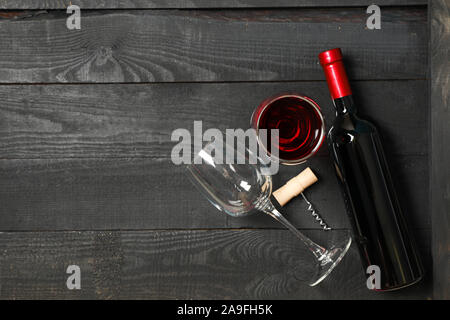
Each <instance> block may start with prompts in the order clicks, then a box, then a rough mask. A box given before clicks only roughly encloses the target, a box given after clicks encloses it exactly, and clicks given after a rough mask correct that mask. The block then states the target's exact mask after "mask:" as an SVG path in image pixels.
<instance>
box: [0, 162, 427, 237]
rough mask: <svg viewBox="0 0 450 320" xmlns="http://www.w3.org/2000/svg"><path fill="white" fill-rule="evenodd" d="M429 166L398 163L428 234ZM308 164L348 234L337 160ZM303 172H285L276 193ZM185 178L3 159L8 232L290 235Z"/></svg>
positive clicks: (292, 213) (320, 200)
mask: <svg viewBox="0 0 450 320" xmlns="http://www.w3.org/2000/svg"><path fill="white" fill-rule="evenodd" d="M427 163H428V160H427V157H423V156H419V157H413V156H407V157H396V158H395V159H394V161H393V162H392V161H391V167H392V173H393V178H394V181H395V182H396V184H397V186H398V187H399V190H402V192H399V197H400V201H401V203H402V205H403V209H404V211H405V215H406V216H407V217H408V218H409V220H410V222H411V224H412V225H413V226H415V227H420V228H429V226H430V213H429V211H428V205H429V202H428V199H427V196H428V195H427V193H426V192H425V191H424V190H427V187H428V166H427ZM308 165H309V166H310V167H311V168H312V169H313V170H314V171H315V172H316V173H317V175H318V176H319V179H320V180H319V182H318V183H316V184H315V185H314V186H312V187H311V188H310V190H308V192H307V195H308V196H309V198H310V199H311V201H313V203H314V204H315V206H316V207H317V209H318V210H319V212H320V213H321V214H322V216H323V217H324V218H325V219H326V221H327V222H328V223H329V224H330V225H331V226H332V227H334V228H346V227H348V221H347V217H346V214H345V208H344V204H343V200H342V197H341V194H340V191H339V188H338V186H337V181H336V179H335V177H334V172H333V170H332V165H331V160H330V159H328V157H316V158H314V159H312V160H311V161H310V162H309V163H308ZM303 168H304V166H300V167H298V166H297V167H282V168H281V169H280V173H279V175H277V176H275V177H274V187H275V188H278V187H280V186H281V185H282V184H283V183H285V182H286V181H287V180H288V179H289V178H291V177H292V176H294V175H295V174H298V173H299V172H300V171H301V170H302V169H303ZM184 171H185V169H184V168H183V167H177V166H175V165H173V164H172V163H170V162H159V161H155V160H153V159H71V160H70V159H66V160H64V159H61V160H6V161H5V160H1V161H0V202H1V203H2V206H0V230H3V231H11V230H118V229H120V230H124V229H125V230H127V229H133V230H135V229H139V230H140V229H170V228H175V229H190V228H240V227H248V228H282V226H281V225H279V224H278V223H277V222H276V221H274V220H272V219H271V218H269V217H268V216H265V215H264V214H258V213H255V214H254V215H252V216H250V217H245V218H232V217H228V216H227V215H226V214H224V213H221V212H219V211H218V210H217V209H215V208H214V207H213V206H212V205H211V204H210V203H209V202H208V201H206V199H205V198H203V196H202V195H201V194H200V193H199V192H198V191H197V190H196V189H195V188H194V187H193V186H192V184H191V183H190V181H189V180H188V179H187V176H186V175H185V172H184ZM283 212H284V213H285V214H286V216H287V217H288V218H289V219H290V220H291V221H292V222H293V223H294V224H295V225H297V226H298V227H302V228H319V225H318V224H316V223H315V222H314V219H313V218H312V217H311V216H310V215H309V214H308V213H307V212H306V211H305V204H304V202H303V201H301V200H300V199H295V200H293V201H292V202H291V203H290V204H288V205H287V206H286V207H285V209H284V210H283Z"/></svg>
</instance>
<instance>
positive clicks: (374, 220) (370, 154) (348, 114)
mask: <svg viewBox="0 0 450 320" xmlns="http://www.w3.org/2000/svg"><path fill="white" fill-rule="evenodd" d="M319 59H320V63H321V65H322V66H323V68H324V71H325V75H326V78H327V82H328V87H329V89H330V93H331V97H332V99H333V102H334V106H335V108H336V119H335V121H334V123H333V126H332V127H331V129H330V131H329V133H328V137H327V140H328V146H329V150H330V152H331V154H332V157H333V160H334V166H335V171H336V176H337V178H338V181H339V184H340V186H341V190H342V192H343V195H344V200H345V205H346V209H347V213H348V216H349V218H350V222H351V225H352V228H353V233H354V240H355V242H356V244H357V245H358V248H359V252H360V255H361V260H362V262H363V267H364V270H367V267H368V266H370V265H377V266H378V267H379V268H380V272H381V288H380V290H394V289H400V288H402V287H406V286H408V285H411V284H414V283H416V282H418V281H419V280H420V279H421V278H422V276H423V267H422V264H421V261H420V257H419V254H418V250H417V247H416V245H415V243H414V241H413V239H412V235H411V233H410V231H409V230H408V227H407V223H406V222H405V219H404V216H403V214H402V211H401V209H400V205H399V202H398V200H397V196H396V194H395V190H394V185H393V183H392V179H391V175H390V173H389V169H388V166H387V163H386V159H385V156H384V153H383V148H382V146H381V141H380V137H379V134H378V132H377V129H376V128H375V126H374V125H373V124H372V123H370V122H368V121H366V120H363V119H361V118H359V117H358V116H357V115H356V107H355V104H354V102H353V98H352V92H351V89H350V85H349V82H348V79H347V75H346V73H345V69H344V65H343V62H342V53H341V50H340V49H332V50H328V51H325V52H322V53H321V54H320V55H319Z"/></svg>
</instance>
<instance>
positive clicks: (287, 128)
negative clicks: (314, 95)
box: [251, 94, 325, 164]
mask: <svg viewBox="0 0 450 320" xmlns="http://www.w3.org/2000/svg"><path fill="white" fill-rule="evenodd" d="M251 124H252V127H253V128H254V129H255V130H256V131H257V134H258V130H260V129H268V135H267V143H264V145H263V146H264V148H265V149H266V150H267V151H268V152H269V153H271V146H272V143H271V141H270V137H271V135H270V131H269V130H270V129H278V130H279V141H278V158H279V160H280V162H281V163H283V164H299V163H302V162H304V161H305V160H306V159H308V158H310V157H311V156H312V155H314V154H315V153H316V152H317V151H318V150H319V148H320V146H321V145H322V142H323V141H324V137H325V125H324V121H323V116H322V114H321V112H320V108H319V106H318V105H317V103H315V102H314V101H313V100H312V99H310V98H308V97H305V96H300V95H296V94H283V95H278V96H275V97H272V98H269V99H267V100H265V101H263V102H262V103H261V104H260V105H259V106H258V108H256V110H255V111H254V113H253V115H252V120H251Z"/></svg>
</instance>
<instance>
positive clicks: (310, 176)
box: [272, 167, 318, 206]
mask: <svg viewBox="0 0 450 320" xmlns="http://www.w3.org/2000/svg"><path fill="white" fill-rule="evenodd" d="M317 180H318V179H317V177H316V175H315V174H314V172H312V170H311V169H310V168H309V167H308V168H306V169H305V170H303V171H302V172H300V174H299V175H297V176H295V177H294V178H292V179H291V180H289V181H288V182H286V184H285V185H284V186H282V187H281V188H279V189H278V190H276V191H274V192H273V194H272V195H273V196H274V197H275V199H276V200H277V201H278V203H279V204H280V206H284V205H285V204H286V203H288V202H289V201H290V200H291V199H292V198H294V197H296V196H298V195H299V194H300V193H302V192H303V191H304V190H305V189H306V188H308V187H309V186H310V185H312V184H314V183H315V182H316V181H317Z"/></svg>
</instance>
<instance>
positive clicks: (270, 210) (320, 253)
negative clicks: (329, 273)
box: [263, 204, 327, 260]
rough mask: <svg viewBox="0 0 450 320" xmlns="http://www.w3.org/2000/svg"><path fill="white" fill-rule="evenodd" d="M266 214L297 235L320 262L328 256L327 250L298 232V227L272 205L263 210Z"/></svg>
mask: <svg viewBox="0 0 450 320" xmlns="http://www.w3.org/2000/svg"><path fill="white" fill-rule="evenodd" d="M263 211H264V212H265V213H267V214H268V215H270V216H271V217H272V218H274V219H275V220H277V221H278V222H280V223H281V224H283V225H284V226H285V227H286V228H288V229H289V231H291V232H292V233H293V234H295V235H296V236H297V237H298V238H300V240H302V241H303V243H304V244H305V245H306V246H307V247H308V249H309V250H310V251H311V252H312V254H313V255H314V256H315V257H316V258H317V259H319V260H321V259H322V258H323V257H324V255H325V254H326V251H327V250H326V249H325V248H323V247H321V246H319V245H318V244H317V243H315V242H314V241H312V240H311V239H310V238H308V237H307V236H305V235H304V234H303V233H301V232H300V231H298V229H297V228H296V227H294V226H293V225H292V224H291V223H290V222H289V221H288V220H287V219H286V218H285V217H284V216H283V215H282V214H281V213H280V212H279V211H278V210H277V209H275V207H274V206H273V205H272V204H270V205H269V206H268V207H267V208H266V209H264V210H263Z"/></svg>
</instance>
